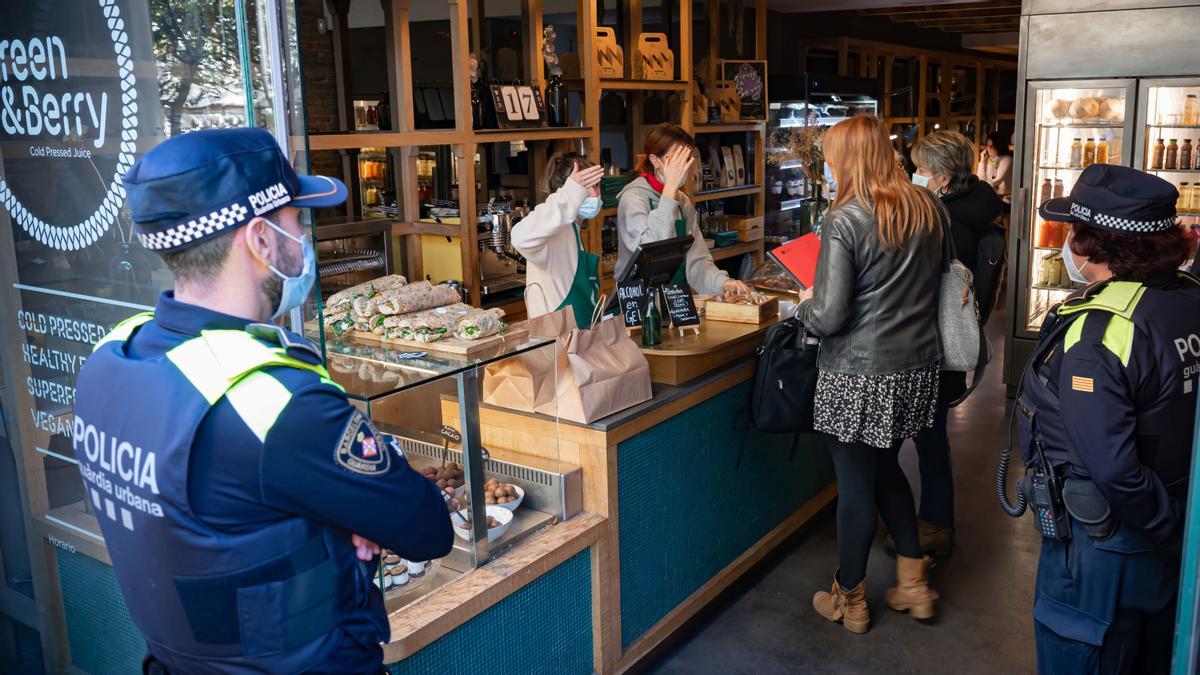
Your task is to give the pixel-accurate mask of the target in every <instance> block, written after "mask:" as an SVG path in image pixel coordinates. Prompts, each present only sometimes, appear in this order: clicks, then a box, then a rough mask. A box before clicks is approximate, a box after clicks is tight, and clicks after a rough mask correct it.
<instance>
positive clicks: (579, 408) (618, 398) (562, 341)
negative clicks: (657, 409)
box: [526, 307, 652, 424]
mask: <svg viewBox="0 0 1200 675" xmlns="http://www.w3.org/2000/svg"><path fill="white" fill-rule="evenodd" d="M526 327H527V328H528V329H529V334H530V335H532V336H536V337H547V338H549V337H553V338H555V339H556V340H557V342H558V350H557V352H558V353H557V354H556V359H557V375H558V382H557V386H556V392H557V397H556V399H555V400H552V401H547V402H545V403H542V404H540V405H538V406H537V408H536V410H537V412H539V413H542V414H544V415H555V414H557V415H558V416H559V417H560V418H562V419H566V420H571V421H573V422H581V423H584V424H587V423H590V422H594V421H596V420H598V419H600V418H601V417H607V416H608V415H611V414H613V413H615V412H618V411H620V410H624V409H625V408H628V407H629V406H632V405H637V404H638V403H641V402H643V401H647V400H649V399H650V397H651V396H652V393H651V391H650V364H649V363H648V362H647V361H646V357H645V356H643V355H642V351H641V350H640V349H638V346H637V345H636V344H635V343H634V342H633V340H631V339H630V338H629V335H628V333H626V331H625V327H624V325H622V323H621V322H620V321H615V320H611V319H610V320H608V321H602V322H600V323H599V324H598V325H597V326H596V327H594V328H592V329H590V330H582V329H579V328H577V327H576V325H575V316H574V314H573V313H572V310H571V308H570V307H567V308H566V309H564V310H561V311H558V312H552V313H550V314H546V315H544V316H539V317H535V318H533V319H530V320H529V321H527V322H526Z"/></svg>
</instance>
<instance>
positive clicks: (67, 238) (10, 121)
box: [0, 0, 138, 251]
mask: <svg viewBox="0 0 1200 675" xmlns="http://www.w3.org/2000/svg"><path fill="white" fill-rule="evenodd" d="M67 4H69V5H70V8H69V9H70V11H66V10H67V9H68V7H67V6H66V5H67ZM31 5H32V7H31V8H30V10H29V11H31V12H32V13H33V14H39V13H40V14H44V15H46V16H43V17H41V18H40V19H39V17H37V16H34V17H33V18H32V20H31V21H30V23H29V24H28V25H29V27H30V28H31V29H28V28H27V29H26V30H24V31H23V34H21V35H7V36H6V35H5V31H6V29H7V28H8V27H7V26H5V25H0V131H2V132H3V146H4V148H5V150H4V153H5V155H8V157H6V159H9V160H15V159H17V158H16V157H13V156H12V155H10V153H11V152H12V148H14V147H15V148H20V149H22V150H23V151H24V152H23V153H21V154H25V155H27V156H26V157H22V158H21V159H26V160H32V161H19V162H12V165H16V166H18V167H20V168H19V169H18V170H16V171H13V170H5V171H4V172H3V173H4V175H0V203H2V204H3V205H4V208H5V209H6V210H7V212H8V215H9V216H10V217H11V218H12V219H13V221H14V222H15V223H18V224H19V225H20V227H21V229H23V230H24V231H25V232H26V233H28V234H29V235H30V236H32V237H33V238H34V239H36V240H37V241H39V242H41V243H42V244H44V245H46V246H49V247H51V248H54V249H57V250H60V251H76V250H79V249H82V248H85V247H87V246H90V245H91V244H93V243H95V242H96V241H97V240H98V239H99V238H100V237H101V236H102V235H103V234H104V233H105V232H106V231H108V229H109V227H111V226H112V224H113V222H114V221H116V219H117V217H118V214H119V213H120V210H121V206H122V204H123V203H124V201H125V188H124V186H123V185H122V184H121V177H122V176H123V175H124V174H125V172H126V171H127V170H128V169H129V167H130V166H131V165H132V164H133V156H134V152H135V150H136V143H137V137H138V120H137V115H138V100H137V89H136V86H135V79H134V74H133V59H132V58H131V51H130V46H129V36H128V35H127V33H126V29H125V21H124V19H123V18H122V16H121V10H120V7H119V6H118V0H77V1H76V2H71V3H62V6H60V7H59V9H60V10H62V11H56V10H55V9H54V7H55V6H56V5H57V3H53V2H40V3H39V2H35V3H31ZM63 21H68V22H70V24H71V26H72V27H71V28H69V29H68V30H67V31H66V32H59V31H56V30H55V26H56V25H59V26H63V25H64V24H63V23H62V22H63ZM84 36H86V40H85V39H84ZM98 38H99V39H100V42H102V43H103V44H100V45H98V44H97V41H98ZM6 164H7V162H6ZM12 165H9V166H12ZM14 174H16V175H14ZM85 176H86V177H87V179H84V177H85ZM58 180H70V181H72V182H78V183H79V185H80V187H81V188H83V189H80V190H77V191H75V194H76V198H77V199H78V200H83V203H82V204H80V203H79V202H78V201H76V202H75V203H74V204H72V205H70V206H73V207H75V208H74V209H70V208H56V204H55V201H56V200H50V199H45V198H42V199H39V197H40V196H43V195H45V194H46V193H47V192H48V191H51V190H52V187H53V186H51V190H48V189H47V188H46V187H45V183H48V182H54V181H58ZM85 186H86V187H85ZM72 210H73V211H74V212H73V213H72V212H71V211H72ZM64 214H69V215H64Z"/></svg>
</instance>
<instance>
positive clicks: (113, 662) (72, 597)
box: [55, 548, 146, 675]
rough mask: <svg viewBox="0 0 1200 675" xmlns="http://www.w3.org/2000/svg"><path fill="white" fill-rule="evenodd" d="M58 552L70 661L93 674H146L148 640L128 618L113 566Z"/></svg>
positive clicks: (79, 555)
mask: <svg viewBox="0 0 1200 675" xmlns="http://www.w3.org/2000/svg"><path fill="white" fill-rule="evenodd" d="M55 553H56V558H57V560H58V580H59V585H60V587H61V589H62V599H63V614H64V615H65V617H66V621H67V642H68V644H70V646H71V663H72V665H74V666H75V667H76V668H78V669H80V670H82V671H84V672H87V673H91V674H92V675H129V673H140V672H142V659H143V658H144V657H145V656H146V641H145V640H143V639H142V634H141V633H140V632H139V631H138V629H137V626H135V625H133V619H131V618H129V610H128V609H127V608H126V606H125V599H124V598H123V597H121V587H120V586H119V585H118V584H117V575H116V573H115V572H113V568H112V566H111V565H109V564H107V563H104V562H101V561H99V560H96V559H95V558H91V557H89V556H86V555H84V554H82V553H74V552H71V551H64V550H63V549H61V548H59V549H57V550H56V551H55Z"/></svg>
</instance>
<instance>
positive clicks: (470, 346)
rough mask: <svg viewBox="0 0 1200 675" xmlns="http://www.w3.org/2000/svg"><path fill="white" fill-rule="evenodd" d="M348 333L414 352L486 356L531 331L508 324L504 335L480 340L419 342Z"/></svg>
mask: <svg viewBox="0 0 1200 675" xmlns="http://www.w3.org/2000/svg"><path fill="white" fill-rule="evenodd" d="M346 335H348V336H350V337H352V338H356V339H361V340H370V341H372V342H379V343H381V344H385V345H388V346H392V347H400V348H403V349H406V350H409V351H414V352H434V353H438V354H455V355H458V356H465V357H467V358H474V357H476V356H485V355H488V354H495V353H496V351H497V350H498V349H499V348H500V347H501V346H502V345H503V343H504V342H505V341H509V342H512V341H514V340H516V341H520V340H524V339H525V338H526V337H527V336H528V335H529V331H528V330H526V329H525V328H522V327H519V326H512V325H510V326H508V327H507V328H505V329H504V335H492V336H491V337H485V338H482V339H480V340H463V339H462V338H457V337H453V336H451V337H448V338H446V339H444V340H438V341H437V342H417V341H416V340H401V339H398V338H385V337H383V336H382V335H376V334H374V333H372V332H371V331H362V330H352V331H349V332H347V333H346Z"/></svg>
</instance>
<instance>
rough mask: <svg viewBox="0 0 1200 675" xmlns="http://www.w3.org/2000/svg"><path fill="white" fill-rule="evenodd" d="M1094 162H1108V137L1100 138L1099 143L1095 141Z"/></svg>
mask: <svg viewBox="0 0 1200 675" xmlns="http://www.w3.org/2000/svg"><path fill="white" fill-rule="evenodd" d="M1096 163H1097V164H1108V139H1107V138H1101V139H1100V142H1099V143H1096Z"/></svg>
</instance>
